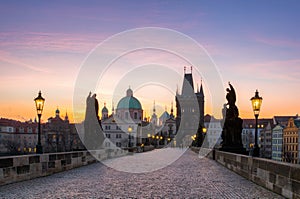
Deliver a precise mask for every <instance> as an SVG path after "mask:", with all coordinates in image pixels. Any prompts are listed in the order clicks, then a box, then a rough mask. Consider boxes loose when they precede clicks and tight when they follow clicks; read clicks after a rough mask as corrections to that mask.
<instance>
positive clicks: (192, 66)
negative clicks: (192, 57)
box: [191, 66, 193, 74]
mask: <svg viewBox="0 0 300 199" xmlns="http://www.w3.org/2000/svg"><path fill="white" fill-rule="evenodd" d="M192 73H193V66H191V74H192Z"/></svg>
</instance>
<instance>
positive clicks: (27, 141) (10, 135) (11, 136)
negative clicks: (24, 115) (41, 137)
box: [0, 118, 37, 154]
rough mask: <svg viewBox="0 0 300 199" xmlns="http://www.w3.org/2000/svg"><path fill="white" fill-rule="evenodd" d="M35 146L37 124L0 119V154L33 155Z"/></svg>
mask: <svg viewBox="0 0 300 199" xmlns="http://www.w3.org/2000/svg"><path fill="white" fill-rule="evenodd" d="M36 144H37V123H36V122H34V123H33V122H32V121H31V120H30V121H27V122H20V121H16V120H11V119H5V118H1V119H0V153H2V154H24V153H25V154H26V153H35V150H36V149H35V147H36Z"/></svg>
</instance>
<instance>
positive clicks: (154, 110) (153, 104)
mask: <svg viewBox="0 0 300 199" xmlns="http://www.w3.org/2000/svg"><path fill="white" fill-rule="evenodd" d="M155 111H156V109H155V100H154V102H153V114H154V113H155Z"/></svg>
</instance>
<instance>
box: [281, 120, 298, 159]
mask: <svg viewBox="0 0 300 199" xmlns="http://www.w3.org/2000/svg"><path fill="white" fill-rule="evenodd" d="M299 127H300V119H299V118H297V119H294V118H290V119H289V120H288V123H287V126H286V127H285V128H284V129H283V161H284V162H290V163H294V164H299V140H298V139H299Z"/></svg>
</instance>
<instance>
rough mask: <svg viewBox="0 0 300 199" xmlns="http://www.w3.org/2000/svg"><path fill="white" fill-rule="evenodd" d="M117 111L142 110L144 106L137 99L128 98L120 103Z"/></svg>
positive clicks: (124, 98)
mask: <svg viewBox="0 0 300 199" xmlns="http://www.w3.org/2000/svg"><path fill="white" fill-rule="evenodd" d="M117 109H142V105H141V103H140V101H139V100H138V99H136V98H135V97H133V96H130V97H129V96H126V97H123V98H122V99H121V100H120V101H119V103H118V106H117Z"/></svg>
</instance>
